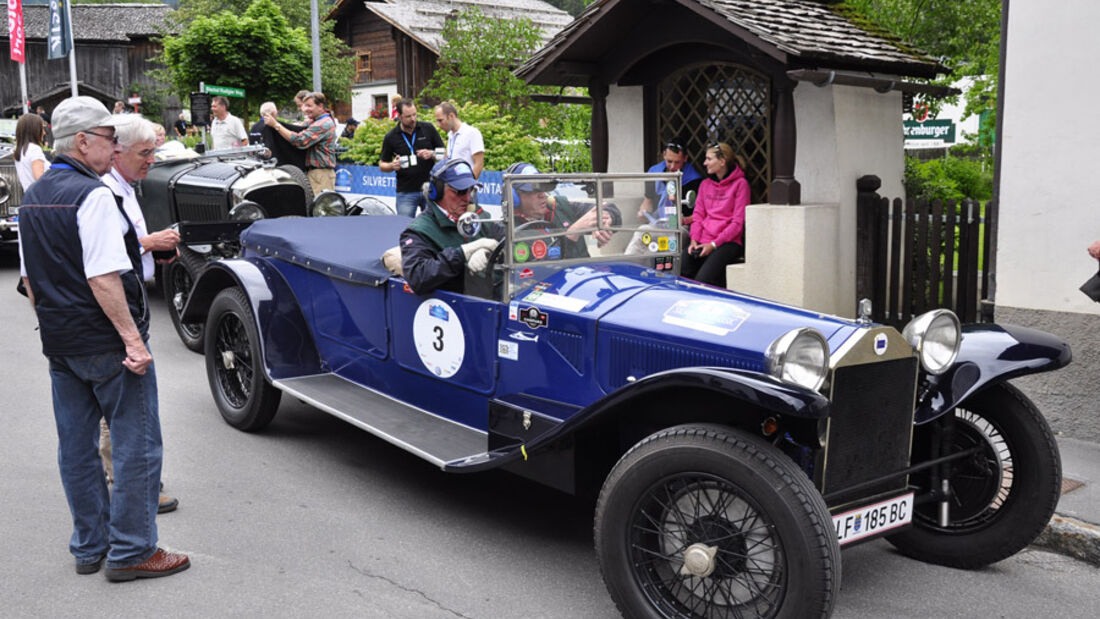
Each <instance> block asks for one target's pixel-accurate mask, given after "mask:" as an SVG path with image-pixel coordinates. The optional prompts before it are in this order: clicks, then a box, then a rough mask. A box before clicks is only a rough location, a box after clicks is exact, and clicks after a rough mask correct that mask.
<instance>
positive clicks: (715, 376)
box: [444, 367, 830, 472]
mask: <svg viewBox="0 0 1100 619" xmlns="http://www.w3.org/2000/svg"><path fill="white" fill-rule="evenodd" d="M685 390H691V391H696V392H709V393H711V394H714V395H717V396H719V397H720V398H721V399H723V400H726V401H730V402H742V403H744V404H745V405H747V406H748V407H751V409H752V410H753V411H754V412H755V413H756V414H759V413H761V412H763V413H765V414H772V415H776V416H785V417H793V418H798V419H802V420H807V421H810V422H811V424H810V425H808V426H807V427H809V428H816V423H814V422H816V421H817V420H820V419H824V418H826V417H828V416H829V411H830V406H829V400H828V399H827V398H826V397H825V396H823V395H822V394H820V393H818V392H816V391H810V390H808V389H803V388H801V387H796V386H794V385H790V384H787V383H784V382H782V381H780V380H778V379H776V378H773V377H771V376H768V375H765V374H760V373H757V372H749V371H745V370H735V369H730V368H722V367H689V368H678V369H675V370H667V371H664V372H658V373H655V374H651V375H649V376H646V377H645V378H643V379H641V380H638V381H635V382H632V383H627V384H626V385H624V386H623V387H621V388H620V389H617V390H616V391H614V392H612V393H610V394H608V395H606V396H604V397H603V398H600V399H599V400H597V401H596V402H594V403H592V404H590V405H589V406H586V407H584V408H583V409H581V410H579V411H577V412H575V413H573V414H572V415H571V416H569V418H568V419H567V420H566V421H564V422H562V423H560V424H557V425H553V426H552V427H550V428H546V427H539V426H538V424H535V425H533V426H530V427H529V428H528V426H526V425H524V426H522V427H523V428H524V430H526V432H525V431H523V430H518V429H517V430H515V431H514V432H510V433H509V434H510V437H509V440H504V441H502V442H503V443H504V444H502V445H500V446H499V447H497V448H496V449H493V450H491V451H490V452H489V454H487V457H485V458H479V459H473V460H466V461H461V462H453V463H449V464H447V465H445V466H444V470H447V471H451V472H474V471H479V470H484V469H488V468H495V467H497V466H500V465H502V464H507V463H510V462H513V461H516V460H518V459H519V458H520V457H521V456H522V458H523V459H526V458H527V456H528V454H536V453H539V452H541V451H542V450H547V449H553V447H554V445H555V444H556V443H558V442H559V441H560V440H561V439H564V438H568V437H570V436H574V435H577V434H579V433H583V432H586V431H588V430H590V429H591V428H593V427H594V426H597V425H600V424H604V423H614V422H616V421H620V420H622V421H627V422H640V420H638V419H632V415H633V414H634V413H636V412H637V411H638V410H639V409H640V408H641V407H644V406H646V405H647V404H648V403H651V402H652V401H654V399H655V398H658V397H659V396H661V395H663V394H672V393H680V394H682V393H684V391H685ZM495 406H496V422H495V423H494V424H491V425H494V426H496V429H495V430H493V432H498V433H499V432H502V428H505V427H507V426H508V425H510V423H509V421H508V419H507V417H508V416H509V410H508V409H511V415H510V416H511V417H512V418H513V421H515V422H516V424H519V423H520V422H519V421H518V420H521V419H522V418H523V412H524V410H525V409H528V408H531V409H535V410H538V409H539V408H542V407H544V406H545V403H543V404H542V406H540V405H539V404H537V403H536V402H535V401H533V400H530V399H527V398H524V397H523V396H518V397H515V398H511V397H508V396H502V397H500V398H498V400H496V402H495ZM666 413H667V414H666V415H665V416H664V417H662V418H661V419H659V420H653V421H654V422H655V423H657V424H658V425H662V426H667V427H671V426H673V425H678V424H682V423H687V422H689V421H708V422H714V423H726V424H729V425H734V426H736V425H739V423H740V422H743V421H745V420H746V418H745V417H738V413H737V411H736V410H732V409H725V410H707V411H703V412H701V413H700V411H694V413H700V414H705V415H706V417H705V418H702V417H698V416H692V415H693V412H691V411H683V410H679V409H675V408H674V407H670V408H668V409H667V410H666ZM752 419H753V423H759V421H758V420H757V417H756V416H753V417H752ZM802 425H803V426H806V424H802ZM815 438H816V436H815ZM521 446H522V448H523V449H522V450H521V449H520V448H521ZM521 452H522V453H521Z"/></svg>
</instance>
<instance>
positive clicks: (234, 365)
mask: <svg viewBox="0 0 1100 619" xmlns="http://www.w3.org/2000/svg"><path fill="white" fill-rule="evenodd" d="M215 338H216V339H215V342H216V344H215V347H214V364H215V367H216V372H217V376H218V386H219V387H220V388H221V391H222V393H223V394H224V395H225V399H226V400H227V401H228V402H229V403H230V404H231V405H232V406H234V407H236V408H244V407H245V405H247V404H248V398H249V396H250V395H251V393H252V387H251V385H252V379H253V375H254V374H255V370H254V369H253V365H252V352H251V351H250V350H249V345H248V336H247V335H246V334H245V332H244V324H243V323H242V322H241V319H240V318H239V317H238V316H237V315H235V314H225V315H224V316H222V319H221V321H220V322H218V328H217V331H216V335H215Z"/></svg>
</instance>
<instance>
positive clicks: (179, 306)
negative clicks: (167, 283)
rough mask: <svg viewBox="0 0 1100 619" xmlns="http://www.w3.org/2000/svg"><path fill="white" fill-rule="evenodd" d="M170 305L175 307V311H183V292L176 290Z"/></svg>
mask: <svg viewBox="0 0 1100 619" xmlns="http://www.w3.org/2000/svg"><path fill="white" fill-rule="evenodd" d="M172 305H173V306H175V308H176V313H179V312H182V311H183V293H182V292H177V293H176V294H174V295H172Z"/></svg>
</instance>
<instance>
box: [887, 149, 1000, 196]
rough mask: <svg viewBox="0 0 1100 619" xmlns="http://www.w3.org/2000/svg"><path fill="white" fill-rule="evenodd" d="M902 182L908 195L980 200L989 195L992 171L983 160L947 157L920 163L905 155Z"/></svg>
mask: <svg viewBox="0 0 1100 619" xmlns="http://www.w3.org/2000/svg"><path fill="white" fill-rule="evenodd" d="M904 182H905V195H906V196H908V197H910V198H916V199H924V200H937V199H938V200H956V201H958V200H962V199H964V198H971V199H974V200H978V201H981V202H984V201H986V200H989V199H990V198H992V197H993V170H992V166H991V165H988V163H987V162H986V160H984V159H979V160H975V159H969V158H960V157H952V156H947V157H944V158H942V159H932V160H930V161H923V162H922V161H919V160H917V159H915V158H912V157H906V158H905V181H904Z"/></svg>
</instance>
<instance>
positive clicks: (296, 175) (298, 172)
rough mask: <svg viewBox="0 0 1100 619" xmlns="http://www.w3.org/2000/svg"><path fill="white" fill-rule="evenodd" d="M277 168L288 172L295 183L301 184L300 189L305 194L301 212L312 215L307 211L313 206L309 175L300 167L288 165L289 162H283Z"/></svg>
mask: <svg viewBox="0 0 1100 619" xmlns="http://www.w3.org/2000/svg"><path fill="white" fill-rule="evenodd" d="M278 169H280V170H282V171H283V172H286V173H287V174H289V175H290V178H293V179H294V181H295V182H296V183H298V184H299V185H301V186H302V191H303V192H305V196H306V203H305V205H304V206H305V208H304V209H303V211H302V214H303V215H306V216H309V215H312V214H313V213H310V212H309V208H310V207H311V206H313V185H311V184H309V177H308V176H306V173H305V172H303V171H302V168H299V167H298V166H296V165H290V164H289V163H284V164H283V165H281V166H279V168H278Z"/></svg>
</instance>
